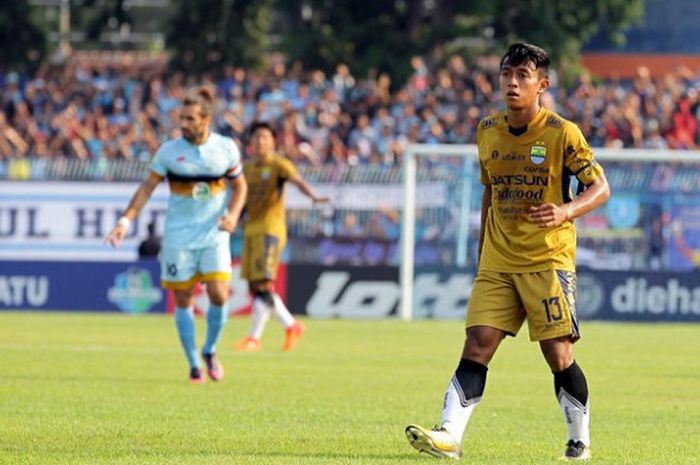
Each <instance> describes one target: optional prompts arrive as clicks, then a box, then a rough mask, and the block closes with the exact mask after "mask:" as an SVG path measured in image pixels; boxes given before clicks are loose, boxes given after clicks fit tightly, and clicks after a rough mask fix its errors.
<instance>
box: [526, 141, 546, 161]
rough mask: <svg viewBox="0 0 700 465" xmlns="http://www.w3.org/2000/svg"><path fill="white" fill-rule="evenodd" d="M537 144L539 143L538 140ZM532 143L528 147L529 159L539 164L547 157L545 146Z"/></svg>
mask: <svg viewBox="0 0 700 465" xmlns="http://www.w3.org/2000/svg"><path fill="white" fill-rule="evenodd" d="M537 144H541V142H538V143H537ZM537 144H536V145H533V146H532V148H531V149H530V161H532V163H534V164H535V165H541V164H542V163H544V159H545V158H546V157H547V147H546V146H544V145H537Z"/></svg>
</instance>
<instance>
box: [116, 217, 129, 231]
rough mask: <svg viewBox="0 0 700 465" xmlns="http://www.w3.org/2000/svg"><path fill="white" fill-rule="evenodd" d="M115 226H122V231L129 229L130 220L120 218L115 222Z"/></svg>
mask: <svg viewBox="0 0 700 465" xmlns="http://www.w3.org/2000/svg"><path fill="white" fill-rule="evenodd" d="M117 224H118V225H119V226H123V227H124V229H129V226H131V220H130V219H129V218H127V217H126V216H122V217H121V218H119V221H117Z"/></svg>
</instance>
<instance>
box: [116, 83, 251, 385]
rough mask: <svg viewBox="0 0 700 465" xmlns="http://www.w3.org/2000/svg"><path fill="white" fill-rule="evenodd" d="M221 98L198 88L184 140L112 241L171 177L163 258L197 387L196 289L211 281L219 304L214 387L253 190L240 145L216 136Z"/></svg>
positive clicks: (212, 352) (212, 333) (212, 347)
mask: <svg viewBox="0 0 700 465" xmlns="http://www.w3.org/2000/svg"><path fill="white" fill-rule="evenodd" d="M213 112H214V96H213V94H212V93H211V91H209V90H208V89H207V88H205V87H200V88H196V89H194V90H192V91H191V92H189V93H188V95H187V97H186V98H185V100H184V102H183V105H182V109H181V112H180V129H181V132H182V137H181V138H179V139H174V140H170V141H167V142H165V143H164V144H163V145H162V146H161V147H160V148H159V149H158V151H157V152H156V154H155V156H154V157H153V160H152V162H151V173H150V175H149V177H148V179H146V180H145V181H144V182H143V183H141V185H140V186H139V188H138V189H137V191H136V193H135V194H134V196H133V197H132V199H131V202H130V203H129V206H128V207H127V209H126V210H125V211H124V215H123V216H122V217H121V218H120V219H119V222H118V223H117V226H116V227H115V228H114V229H113V230H112V231H111V232H110V233H109V234H108V235H107V237H106V239H105V241H106V242H107V243H109V244H111V245H112V246H113V247H117V246H118V245H119V244H120V243H121V241H122V240H123V239H124V236H125V235H126V233H127V231H128V229H129V226H130V225H131V222H132V221H133V220H134V218H136V216H137V215H138V214H139V212H140V211H141V209H142V208H143V206H144V205H145V204H146V202H148V199H149V198H150V197H151V194H152V193H153V191H154V190H155V188H156V187H157V186H158V184H159V183H160V182H161V181H163V180H164V179H167V180H168V184H169V186H170V198H169V201H168V211H167V214H166V218H165V232H164V234H163V245H162V249H161V252H160V264H161V283H162V285H163V287H165V288H168V289H173V290H174V292H175V305H176V309H175V322H176V325H177V330H178V333H179V335H180V342H181V343H182V347H183V349H184V351H185V355H186V356H187V361H188V362H189V365H190V381H191V382H192V383H203V382H204V375H203V374H202V369H201V363H200V360H199V356H198V353H197V345H196V342H195V327H194V314H193V306H194V305H193V304H194V300H193V296H192V291H193V287H194V285H195V283H196V282H198V281H201V282H204V283H206V288H207V294H208V296H209V301H210V302H211V304H210V306H209V309H208V311H207V339H206V342H205V343H204V346H203V347H202V351H201V353H202V358H203V359H204V362H205V364H206V366H207V373H208V374H209V377H210V378H211V379H212V380H213V381H218V380H220V379H221V378H222V377H223V375H224V370H223V366H222V365H221V362H220V360H219V359H218V358H217V357H216V343H217V341H218V340H219V337H220V336H221V332H222V330H223V328H224V326H225V324H226V320H227V317H228V313H227V310H226V300H227V298H228V293H229V282H230V277H231V251H230V246H229V239H230V234H231V233H232V232H233V231H234V230H235V229H236V225H237V224H238V218H239V217H240V215H241V210H242V209H243V205H244V204H245V198H246V193H247V191H248V187H247V184H246V182H245V177H244V176H243V168H242V165H241V155H240V152H239V151H238V148H237V147H236V145H235V144H234V142H233V141H232V140H231V139H229V138H227V137H223V136H221V135H219V134H216V133H213V132H211V131H210V130H209V126H210V124H211V119H212V114H213Z"/></svg>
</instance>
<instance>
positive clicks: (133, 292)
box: [107, 267, 163, 313]
mask: <svg viewBox="0 0 700 465" xmlns="http://www.w3.org/2000/svg"><path fill="white" fill-rule="evenodd" d="M162 298H163V293H162V291H161V290H160V289H158V288H157V287H155V285H154V284H153V280H152V279H151V274H150V273H149V272H148V270H144V269H142V268H138V267H131V268H129V269H128V270H127V271H126V272H124V273H119V274H117V276H116V277H115V278H114V287H112V288H110V289H109V290H108V291H107V299H108V300H109V301H110V302H112V303H113V304H115V305H116V306H117V307H119V309H120V310H121V311H123V312H126V313H145V312H147V311H148V310H150V309H151V307H152V306H153V304H155V303H157V302H160V301H161V299H162Z"/></svg>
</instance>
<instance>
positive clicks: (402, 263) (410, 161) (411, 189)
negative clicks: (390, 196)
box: [399, 144, 700, 321]
mask: <svg viewBox="0 0 700 465" xmlns="http://www.w3.org/2000/svg"><path fill="white" fill-rule="evenodd" d="M594 152H595V156H596V158H597V159H598V160H610V161H629V162H637V163H638V162H642V163H655V162H656V163H658V162H667V163H669V162H682V163H700V151H677V150H652V149H598V148H595V149H594ZM435 155H437V156H441V155H442V156H445V155H446V156H453V157H455V156H456V157H463V158H471V159H475V158H477V157H478V148H477V146H476V145H457V144H454V145H450V144H439V145H432V144H409V145H408V146H406V150H405V152H404V157H403V184H404V203H403V205H404V208H403V214H402V215H401V245H400V249H399V250H400V253H401V256H400V260H399V284H400V286H401V302H400V305H399V317H400V318H401V319H402V320H404V321H411V320H412V319H413V280H414V262H413V261H414V258H415V231H416V180H417V172H416V170H417V159H418V157H422V156H435ZM471 188H472V183H471V182H470V181H467V182H466V183H465V184H464V186H463V191H464V194H463V195H462V201H461V211H462V221H467V216H468V215H467V214H468V212H469V204H470V201H471V199H470V195H471ZM460 229H462V230H463V231H464V234H463V236H464V237H459V238H458V239H457V240H458V246H460V247H466V246H467V240H468V233H467V232H466V231H468V228H467V227H464V228H460ZM465 252H466V250H464V249H463V250H462V251H460V250H459V249H458V253H457V255H458V256H459V255H460V254H463V253H465Z"/></svg>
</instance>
